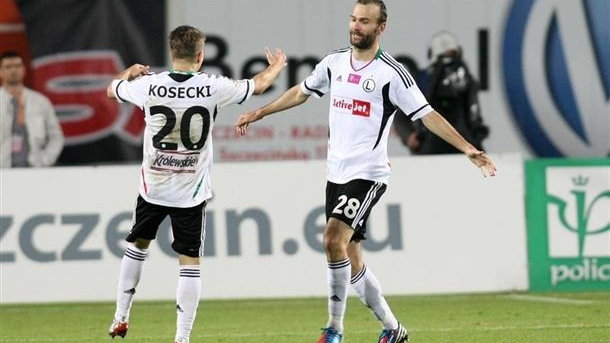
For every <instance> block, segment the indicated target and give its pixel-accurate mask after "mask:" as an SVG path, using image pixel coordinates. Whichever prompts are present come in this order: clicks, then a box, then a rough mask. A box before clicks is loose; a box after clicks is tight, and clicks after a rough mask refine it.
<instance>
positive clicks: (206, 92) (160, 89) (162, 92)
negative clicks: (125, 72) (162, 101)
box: [148, 85, 210, 99]
mask: <svg viewBox="0 0 610 343" xmlns="http://www.w3.org/2000/svg"><path fill="white" fill-rule="evenodd" d="M148 96H158V97H162V98H178V99H184V98H206V97H209V96H210V86H198V87H165V86H161V85H150V86H149V88H148Z"/></svg>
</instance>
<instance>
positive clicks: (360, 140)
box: [301, 48, 432, 184]
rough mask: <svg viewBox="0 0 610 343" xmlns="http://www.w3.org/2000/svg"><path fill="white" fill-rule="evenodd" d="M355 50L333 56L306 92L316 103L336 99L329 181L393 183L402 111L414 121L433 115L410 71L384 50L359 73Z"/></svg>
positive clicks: (321, 66) (322, 63) (311, 79)
mask: <svg viewBox="0 0 610 343" xmlns="http://www.w3.org/2000/svg"><path fill="white" fill-rule="evenodd" d="M353 63H356V64H358V62H357V61H356V62H354V61H352V49H351V48H347V49H342V50H337V51H334V52H331V53H330V54H328V55H327V56H326V57H324V58H323V59H322V61H320V63H318V64H317V65H316V67H315V68H314V70H313V72H312V73H311V75H310V76H308V77H307V78H306V79H305V81H303V82H302V83H301V90H302V91H303V92H304V93H306V94H309V95H313V96H315V97H322V96H323V95H324V94H326V93H330V104H329V105H330V106H329V118H328V120H329V129H330V134H329V151H328V159H327V167H328V181H331V182H333V183H336V184H344V183H347V182H348V181H351V180H354V179H365V180H371V181H379V182H382V183H387V182H388V180H389V176H390V166H389V160H388V154H387V140H388V136H389V134H390V128H391V126H392V119H393V116H394V113H395V112H396V109H398V108H400V109H401V110H402V112H404V113H406V114H407V115H408V116H409V117H411V119H412V120H416V119H419V118H422V117H423V116H425V115H426V114H428V113H430V112H432V107H431V106H430V105H429V104H428V101H427V100H426V98H425V97H424V95H423V94H422V93H421V91H420V90H419V88H418V87H417V85H416V84H415V81H414V80H413V78H412V77H411V75H410V74H409V73H408V72H407V70H406V69H405V68H404V67H403V66H402V65H401V64H400V63H398V62H397V61H396V60H395V59H394V58H393V57H392V56H390V55H389V54H387V53H385V52H383V51H382V50H381V49H379V51H378V52H377V54H376V55H375V58H374V59H373V60H372V61H370V62H369V63H366V62H364V63H365V64H364V65H363V66H362V67H354V65H353Z"/></svg>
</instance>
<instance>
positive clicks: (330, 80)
mask: <svg viewBox="0 0 610 343" xmlns="http://www.w3.org/2000/svg"><path fill="white" fill-rule="evenodd" d="M326 75H328V88H330V83H331V82H332V80H333V78H332V76H331V75H332V73H331V72H330V68H328V67H327V68H326Z"/></svg>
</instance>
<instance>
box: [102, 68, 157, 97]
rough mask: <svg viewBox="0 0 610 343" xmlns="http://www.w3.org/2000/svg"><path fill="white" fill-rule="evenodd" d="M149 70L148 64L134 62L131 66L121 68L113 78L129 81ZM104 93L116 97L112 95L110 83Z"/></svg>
mask: <svg viewBox="0 0 610 343" xmlns="http://www.w3.org/2000/svg"><path fill="white" fill-rule="evenodd" d="M149 71H150V66H145V65H142V64H134V65H132V66H131V67H129V68H127V69H125V70H123V71H122V72H121V73H120V74H119V75H117V76H116V77H115V78H114V80H127V81H131V80H133V79H135V78H136V77H138V76H142V75H146V73H148V72H149ZM106 95H107V96H108V97H109V98H110V99H116V97H115V96H114V92H113V91H112V84H110V85H108V87H107V88H106Z"/></svg>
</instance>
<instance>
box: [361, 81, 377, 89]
mask: <svg viewBox="0 0 610 343" xmlns="http://www.w3.org/2000/svg"><path fill="white" fill-rule="evenodd" d="M362 89H364V91H365V92H372V91H374V90H375V81H373V79H366V80H364V82H363V83H362Z"/></svg>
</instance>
